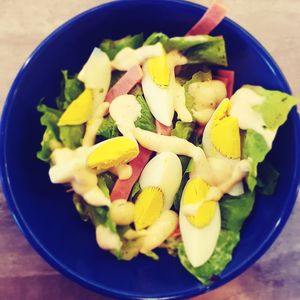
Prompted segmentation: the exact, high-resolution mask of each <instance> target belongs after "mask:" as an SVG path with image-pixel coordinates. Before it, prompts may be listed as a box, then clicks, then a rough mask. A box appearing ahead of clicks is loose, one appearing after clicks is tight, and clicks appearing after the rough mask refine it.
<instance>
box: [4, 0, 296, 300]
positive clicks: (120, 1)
mask: <svg viewBox="0 0 300 300" xmlns="http://www.w3.org/2000/svg"><path fill="white" fill-rule="evenodd" d="M143 2H144V3H153V0H143ZM128 3H130V4H131V5H136V4H140V3H141V1H140V0H115V1H112V2H108V3H104V4H101V5H98V6H95V7H92V8H90V9H87V10H85V11H83V12H81V13H79V14H78V15H76V16H74V17H72V18H71V19H69V20H68V21H66V22H64V23H63V24H62V25H60V26H59V27H58V28H57V29H55V30H54V31H53V32H52V33H50V34H49V35H48V36H47V37H46V38H45V39H43V40H42V42H41V43H40V44H39V45H38V46H37V47H36V48H35V50H34V51H33V52H32V53H31V54H30V55H29V57H28V58H27V59H26V61H25V63H24V64H23V66H22V67H21V69H20V70H19V72H18V74H17V76H16V78H15V79H14V81H13V84H12V86H11V88H10V90H9V93H8V95H7V98H6V101H5V103H4V106H3V110H2V114H1V120H0V140H1V141H2V142H1V143H0V182H1V184H2V189H3V193H4V195H5V199H6V202H7V204H8V207H9V209H10V212H11V214H12V216H13V218H14V220H15V222H16V223H17V225H18V227H19V229H20V231H21V232H22V233H23V235H24V236H25V237H26V239H27V240H28V241H29V243H30V245H31V246H32V247H33V248H34V249H35V250H36V252H37V253H38V254H39V255H40V256H42V257H43V258H44V259H45V261H46V262H47V263H49V264H50V265H51V266H52V267H54V268H55V269H56V270H58V271H59V272H60V273H62V274H63V275H65V276H66V277H68V278H69V279H72V280H73V281H75V282H76V283H79V284H81V285H82V286H84V287H86V288H88V289H91V290H93V291H95V292H98V293H102V294H105V295H108V296H112V297H122V298H127V299H142V298H144V297H145V295H143V294H140V295H138V294H137V293H130V292H121V291H120V290H117V289H111V288H107V287H105V286H103V285H101V283H95V282H92V281H87V280H86V279H85V278H83V277H81V276H79V275H78V274H77V273H75V272H73V271H72V270H70V269H68V268H67V267H66V266H64V265H63V263H62V262H60V261H58V260H57V259H56V258H55V257H54V256H53V255H52V254H51V253H49V252H48V250H47V249H46V248H45V247H43V245H42V244H41V243H40V242H39V240H38V239H37V238H36V237H35V235H34V234H33V232H32V231H31V230H30V228H29V227H28V226H27V224H26V221H25V220H24V219H23V216H22V213H21V212H20V211H19V208H18V206H17V205H16V201H15V199H14V195H13V189H12V186H11V184H10V179H9V177H8V172H7V162H6V149H5V144H6V143H5V142H3V141H5V140H6V136H7V134H6V129H7V127H6V123H7V120H8V118H9V115H10V112H11V107H12V103H13V99H14V94H15V91H16V90H17V89H18V85H19V83H20V81H21V80H22V78H23V76H24V74H25V73H26V71H27V68H28V66H29V65H30V63H31V61H34V60H35V59H36V58H37V57H38V56H39V54H40V52H41V51H42V50H43V49H44V48H45V47H47V46H48V43H49V42H51V41H52V40H53V39H55V38H56V37H57V36H58V35H59V34H60V33H61V32H64V31H66V30H68V28H69V27H71V26H73V24H74V23H77V22H79V21H80V20H81V19H82V18H85V17H86V16H88V15H89V14H93V13H95V12H97V11H98V10H102V9H103V8H105V7H109V6H118V5H127V4H128ZM156 3H157V5H161V4H162V3H164V4H165V3H169V4H177V5H183V6H190V7H191V8H196V9H199V11H203V10H205V9H206V7H205V6H202V5H200V4H196V3H192V2H189V1H183V0H156ZM225 22H226V23H227V24H226V25H227V26H229V27H231V28H235V29H236V30H238V31H240V32H241V34H242V35H243V36H244V37H245V39H247V40H249V41H250V42H251V43H252V45H253V46H254V47H255V49H256V50H257V52H258V53H259V55H260V56H261V57H262V58H263V59H264V61H265V63H266V64H268V65H269V67H270V69H271V70H272V71H273V73H274V74H276V76H278V77H279V78H280V80H281V82H282V84H283V86H284V90H285V92H287V93H289V94H291V89H290V87H289V85H288V83H287V80H286V78H285V76H284V75H283V73H282V71H281V69H280V67H279V66H278V65H277V63H276V62H275V60H274V59H273V58H272V56H271V55H270V54H269V53H268V51H267V50H266V49H265V48H264V47H263V46H262V44H261V43H260V42H259V41H258V40H257V39H256V38H254V37H253V36H252V35H251V34H250V33H249V32H248V31H246V30H245V29H244V28H243V27H241V26H240V25H239V24H237V23H236V22H234V21H233V20H231V19H229V18H228V17H226V18H225ZM290 118H291V119H292V123H293V128H294V131H295V133H296V134H295V137H294V138H295V141H296V143H295V153H298V152H299V132H300V121H299V115H298V114H297V110H296V109H295V108H294V109H293V110H292V112H291V113H290ZM292 178H293V180H292V184H291V187H290V190H289V193H288V195H287V196H286V198H288V199H290V201H289V202H287V205H286V206H285V207H284V211H283V214H282V215H281V218H279V220H278V222H277V224H276V226H275V227H274V228H273V230H272V231H271V232H270V233H269V235H268V237H267V238H266V240H265V241H264V242H263V243H262V244H261V245H260V247H258V248H257V249H256V251H255V252H254V253H253V254H252V256H250V257H249V258H248V259H247V260H246V261H244V263H243V264H242V265H241V266H239V267H237V268H235V269H234V270H233V271H232V272H231V273H229V274H228V275H226V276H225V277H222V279H221V280H219V281H216V282H215V283H213V284H212V285H210V286H208V287H205V288H204V289H203V286H202V285H199V287H193V288H190V289H187V290H184V291H181V292H173V293H169V294H168V295H163V297H161V296H160V295H159V294H158V295H157V297H158V298H159V299H178V298H186V297H191V296H195V295H198V294H199V293H201V294H202V293H206V292H207V291H211V290H214V289H216V288H217V287H219V286H222V285H224V284H226V283H227V282H229V281H231V280H232V279H234V278H236V277H237V276H238V275H240V274H241V273H243V272H244V271H245V270H246V269H247V268H249V267H250V266H251V265H252V264H254V263H255V262H256V261H257V260H258V259H259V258H260V257H261V256H262V255H263V254H264V253H265V252H266V251H267V250H268V249H269V248H270V246H271V245H272V244H273V242H274V241H275V240H276V238H277V237H278V235H279V234H280V232H281V231H282V229H283V227H284V225H285V224H286V222H287V220H288V218H289V216H290V215H291V212H292V209H293V207H294V204H295V202H296V199H297V194H298V190H299V180H300V160H299V157H298V156H297V155H296V159H295V168H294V170H293V177H292ZM157 297H154V298H153V299H157ZM148 299H149V298H148Z"/></svg>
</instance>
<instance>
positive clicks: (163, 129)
mask: <svg viewBox="0 0 300 300" xmlns="http://www.w3.org/2000/svg"><path fill="white" fill-rule="evenodd" d="M155 126H156V132H157V133H158V134H161V135H171V131H172V129H173V127H172V126H166V125H164V124H162V123H160V122H159V121H157V120H155Z"/></svg>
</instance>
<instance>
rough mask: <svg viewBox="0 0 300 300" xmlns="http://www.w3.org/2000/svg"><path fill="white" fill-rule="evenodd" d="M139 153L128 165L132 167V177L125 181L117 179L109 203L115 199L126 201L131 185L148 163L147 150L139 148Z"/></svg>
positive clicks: (148, 152) (149, 152)
mask: <svg viewBox="0 0 300 300" xmlns="http://www.w3.org/2000/svg"><path fill="white" fill-rule="evenodd" d="M139 148H140V153H139V155H138V156H137V157H136V158H135V159H133V160H132V161H131V162H130V163H129V164H130V166H131V167H132V175H131V177H130V178H128V179H126V180H120V179H118V180H117V181H116V183H115V185H114V187H113V189H112V191H111V194H110V199H111V201H114V200H117V199H126V200H127V199H128V197H129V195H130V192H131V190H132V187H133V185H134V184H135V183H136V181H137V180H138V178H139V177H140V175H141V173H142V171H143V169H144V167H145V165H146V164H147V162H148V161H149V159H150V157H151V154H152V152H151V151H150V150H148V149H145V148H144V147H142V146H139Z"/></svg>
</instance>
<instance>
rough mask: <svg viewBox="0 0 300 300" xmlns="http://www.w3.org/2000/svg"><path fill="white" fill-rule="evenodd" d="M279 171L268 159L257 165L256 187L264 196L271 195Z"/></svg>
mask: <svg viewBox="0 0 300 300" xmlns="http://www.w3.org/2000/svg"><path fill="white" fill-rule="evenodd" d="M279 175H280V174H279V172H278V171H277V170H276V169H275V168H274V167H273V166H272V164H271V163H270V162H268V161H264V162H263V163H262V164H259V166H258V177H257V189H258V191H259V192H260V193H261V194H263V195H266V196H270V195H273V194H274V192H275V189H276V186H277V183H278V179H279Z"/></svg>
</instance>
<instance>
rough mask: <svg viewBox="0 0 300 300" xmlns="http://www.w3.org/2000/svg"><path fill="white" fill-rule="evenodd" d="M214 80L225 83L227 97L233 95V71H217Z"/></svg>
mask: <svg viewBox="0 0 300 300" xmlns="http://www.w3.org/2000/svg"><path fill="white" fill-rule="evenodd" d="M215 78H216V79H217V78H219V79H218V80H221V81H223V82H224V83H225V82H227V83H225V85H226V89H227V97H228V98H230V97H231V96H232V94H233V86H234V71H232V70H218V71H217V75H216V76H215Z"/></svg>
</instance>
